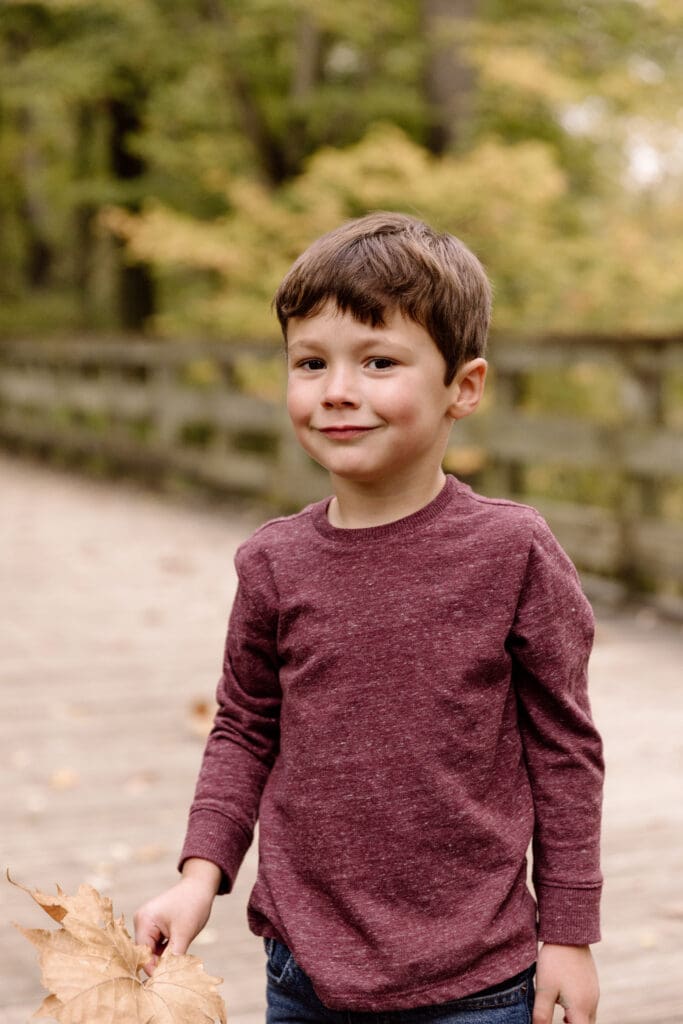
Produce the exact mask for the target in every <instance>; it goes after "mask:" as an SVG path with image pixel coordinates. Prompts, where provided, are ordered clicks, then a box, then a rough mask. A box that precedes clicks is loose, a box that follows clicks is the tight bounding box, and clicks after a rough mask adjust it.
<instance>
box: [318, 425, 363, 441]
mask: <svg viewBox="0 0 683 1024" xmlns="http://www.w3.org/2000/svg"><path fill="white" fill-rule="evenodd" d="M317 429H318V430H319V431H320V433H321V434H324V435H325V437H334V438H341V439H350V438H352V437H360V436H361V434H367V433H368V432H369V431H370V430H374V429H375V428H374V427H363V426H355V425H353V424H350V423H339V424H336V425H334V426H331V427H318V428H317Z"/></svg>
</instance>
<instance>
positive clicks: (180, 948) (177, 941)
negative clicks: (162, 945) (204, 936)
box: [167, 932, 193, 956]
mask: <svg viewBox="0 0 683 1024" xmlns="http://www.w3.org/2000/svg"><path fill="white" fill-rule="evenodd" d="M192 939H193V936H192V935H186V934H185V933H184V932H173V933H172V934H171V937H170V939H169V940H168V947H167V948H168V951H169V953H173V955H174V956H183V954H184V953H186V952H187V948H188V946H189V945H190V943H191V942H192Z"/></svg>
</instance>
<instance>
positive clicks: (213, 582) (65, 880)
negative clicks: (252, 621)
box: [0, 456, 683, 1024]
mask: <svg viewBox="0 0 683 1024" xmlns="http://www.w3.org/2000/svg"><path fill="white" fill-rule="evenodd" d="M0 495H1V501H0V578H1V580H2V584H1V585H2V614H1V615H0V677H1V688H0V702H1V703H0V783H1V787H0V794H1V795H0V806H1V811H2V813H1V821H2V824H1V827H0V852H1V860H0V866H1V867H2V869H3V871H4V868H5V866H9V867H10V869H11V871H12V874H13V876H14V877H15V878H16V879H17V880H19V881H22V882H23V883H25V884H27V885H30V886H32V887H40V888H43V889H45V890H48V891H49V890H51V888H52V886H53V885H54V883H56V882H59V883H60V884H61V885H62V886H63V887H64V888H65V889H66V890H67V891H73V890H75V888H76V887H77V886H78V885H79V883H81V882H82V881H84V880H87V881H90V882H92V883H93V884H94V885H96V886H97V887H98V888H99V889H101V890H102V891H105V892H107V893H108V894H109V895H110V896H111V897H112V898H113V900H114V908H115V911H116V912H117V913H119V914H120V913H123V914H125V916H126V920H127V921H128V922H129V923H130V922H131V921H132V915H133V912H134V910H135V908H136V907H137V906H138V905H139V904H140V903H141V902H142V901H143V900H145V899H147V898H148V897H150V896H152V895H153V894H155V893H156V892H158V891H159V890H160V889H162V888H164V887H166V886H167V885H169V884H171V883H172V882H173V881H175V878H176V874H175V860H176V855H177V852H178V849H179V845H180V842H181V839H182V834H183V831H184V825H185V814H186V810H187V806H188V804H189V801H190V799H191V796H192V791H193V787H194V779H195V775H196V771H197V768H198V765H199V760H200V757H201V751H202V741H201V739H199V738H198V736H197V735H196V731H195V724H194V717H193V713H192V708H193V704H194V703H195V702H197V701H206V700H209V701H210V700H211V699H212V696H213V690H214V687H215V683H216V680H217V677H218V672H219V666H220V658H221V654H222V643H223V635H224V629H225V622H226V618H227V614H228V610H229V607H230V601H231V597H232V593H233V587H234V577H233V570H232V555H233V552H234V550H235V547H236V545H237V544H238V543H239V542H240V541H241V540H242V539H243V538H244V537H245V536H246V535H247V534H248V533H249V532H250V530H251V529H252V528H253V526H254V525H256V522H257V520H256V518H255V516H254V515H252V516H249V515H247V514H246V513H245V512H244V511H242V512H239V513H235V512H234V510H230V511H228V510H226V509H224V508H216V509H213V510H207V509H204V508H200V507H196V506H195V507H193V506H192V505H191V504H189V503H187V502H180V501H171V500H169V499H163V498H160V497H156V496H154V495H150V494H147V493H144V492H142V491H140V490H138V489H136V488H134V487H133V486H117V487H114V486H112V485H111V484H107V483H101V484H100V483H97V482H93V481H86V480H82V479H79V478H75V477H71V476H68V475H62V474H59V473H58V472H56V471H52V470H49V469H46V468H43V467H39V466H35V465H31V464H24V463H21V462H19V461H16V460H13V459H10V458H8V457H6V456H0ZM682 666H683V636H682V635H681V631H680V629H679V628H677V627H675V626H673V625H670V624H665V623H662V622H658V621H657V620H656V619H654V618H653V617H652V616H651V615H650V614H649V613H640V614H630V615H625V614H616V613H608V612H604V613H599V616H598V634H597V642H596V647H595V651H594V655H593V660H592V699H593V707H594V711H595V716H596V719H597V721H598V724H599V726H600V727H601V729H602V731H603V735H604V737H605V745H606V755H607V759H608V769H609V770H608V779H607V789H606V814H605V830H604V870H605V875H606V879H607V884H606V892H605V898H604V911H605V913H604V940H603V942H602V943H601V944H600V945H599V946H597V947H595V953H596V956H597V958H598V960H599V964H600V970H601V982H602V990H603V996H602V1001H601V1010H600V1013H599V1017H598V1020H599V1021H600V1024H675V1022H676V1024H681V1022H683V785H682V783H681V780H682V778H683V685H681V683H682V674H683V673H682ZM254 872H255V847H252V850H251V851H250V853H249V854H248V856H247V860H246V861H245V864H244V866H243V869H242V871H241V874H240V877H239V881H238V885H237V889H236V892H235V894H234V895H233V896H230V897H226V898H221V899H219V900H217V903H216V909H215V911H214V914H213V916H212V919H211V921H210V922H209V925H208V927H207V929H206V930H205V932H204V933H203V934H202V936H200V938H199V939H198V940H197V941H196V942H195V944H194V947H193V952H196V953H197V955H199V956H201V957H202V959H203V960H204V962H205V964H206V967H207V969H208V970H209V971H210V972H211V973H212V974H218V975H221V976H222V977H223V978H224V979H225V983H224V985H223V994H224V997H225V999H226V1002H227V1005H228V1013H229V1018H230V1020H231V1024H256V1022H261V1021H263V1019H264V995H263V989H264V981H263V950H262V946H261V943H260V942H259V940H258V939H256V938H255V937H254V936H252V935H251V934H250V932H249V931H248V929H247V926H246V918H245V906H246V901H247V897H248V893H249V889H250V887H251V884H252V882H253V878H254ZM12 920H14V921H19V922H21V923H22V924H25V925H28V926H36V925H37V926H40V927H43V926H44V925H45V923H46V922H47V924H48V925H49V922H48V921H47V918H45V917H44V915H43V914H41V912H40V911H39V910H38V908H36V907H34V905H33V904H32V903H31V901H30V900H28V898H27V897H26V896H24V895H23V894H22V893H20V892H19V891H18V890H15V889H13V888H12V887H11V886H10V885H8V884H7V883H6V882H5V881H4V879H3V880H0V1022H1V1024H25V1022H26V1021H27V1020H28V1019H29V1017H30V1014H31V1013H32V1012H33V1010H34V1009H36V1008H37V1006H38V1005H39V1003H40V1001H41V998H42V995H43V991H42V989H41V986H40V983H39V971H38V967H37V964H36V960H35V953H34V950H33V948H32V947H31V946H30V945H29V944H28V943H27V942H26V941H25V940H24V939H23V938H22V937H21V936H20V935H19V934H18V933H17V932H15V931H14V929H12V927H11V925H10V921H12ZM560 1019H561V1013H560V1011H559V1010H558V1013H557V1016H556V1020H558V1021H559V1020H560ZM122 1024H125V1022H122Z"/></svg>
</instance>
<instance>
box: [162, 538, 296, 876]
mask: <svg viewBox="0 0 683 1024" xmlns="http://www.w3.org/2000/svg"><path fill="white" fill-rule="evenodd" d="M238 559H239V556H238ZM236 564H237V568H238V573H239V574H240V582H239V585H238V588H237V593H236V596H235V601H234V603H233V607H232V612H231V615H230V622H229V626H228V632H227V638H226V642H225V648H224V657H223V673H222V675H221V679H220V681H219V684H218V689H217V694H216V697H217V701H218V710H217V712H216V716H215V719H214V725H213V728H212V730H211V733H210V734H209V737H208V739H207V743H206V747H205V749H204V756H203V760H202V765H201V769H200V772H199V777H198V780H197V785H196V789H195V796H194V800H193V803H192V806H191V808H190V814H189V822H188V828H187V833H186V837H185V842H184V845H183V849H182V853H181V857H180V862H179V865H178V866H179V868H180V869H181V870H183V874H184V865H185V864H186V863H187V861H188V860H189V859H190V858H200V859H201V860H204V861H211V862H213V864H215V865H218V867H219V868H220V871H221V877H220V881H219V885H218V892H220V893H224V892H229V891H230V890H231V888H232V886H233V883H234V880H235V876H236V874H237V871H238V869H239V866H240V864H241V863H242V860H243V858H244V855H245V854H246V852H247V850H248V848H249V846H250V845H251V842H252V839H253V833H254V827H255V824H256V819H257V816H258V807H259V802H260V799H261V793H262V791H263V787H264V786H265V783H266V780H267V778H268V775H269V773H270V770H271V768H272V766H273V763H274V761H275V758H276V757H277V753H278V750H279V737H280V729H279V726H280V702H281V692H280V684H279V676H278V662H277V654H276V646H275V636H276V625H277V623H276V614H275V613H274V610H273V609H269V607H268V601H267V599H266V596H265V595H264V594H263V593H258V590H257V588H252V587H247V586H246V585H245V582H244V579H243V576H242V574H241V573H240V562H239V560H238V561H237V563H236Z"/></svg>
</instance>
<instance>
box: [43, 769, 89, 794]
mask: <svg viewBox="0 0 683 1024" xmlns="http://www.w3.org/2000/svg"><path fill="white" fill-rule="evenodd" d="M80 781H81V778H80V776H79V774H78V772H75V771H74V770H73V768H60V769H59V770H58V771H56V772H53V773H52V775H51V776H50V789H57V790H63V789H75V788H76V786H78V785H80Z"/></svg>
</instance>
